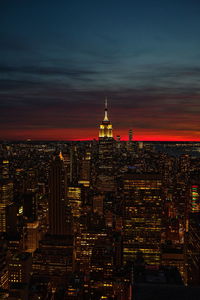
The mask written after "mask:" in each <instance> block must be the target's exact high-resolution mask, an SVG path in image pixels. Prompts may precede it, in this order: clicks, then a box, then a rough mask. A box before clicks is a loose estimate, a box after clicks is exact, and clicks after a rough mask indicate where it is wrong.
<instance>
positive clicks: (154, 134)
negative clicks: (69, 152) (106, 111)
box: [0, 128, 200, 141]
mask: <svg viewBox="0 0 200 300" xmlns="http://www.w3.org/2000/svg"><path fill="white" fill-rule="evenodd" d="M128 130H129V128H128V129H124V130H117V129H115V130H114V138H115V137H116V136H117V135H120V136H121V140H122V141H123V140H124V141H126V140H128ZM0 139H1V140H27V139H31V140H44V141H45V140H46V141H48V140H52V141H53V140H54V141H67V140H73V141H83V140H93V139H96V140H97V139H98V128H97V129H91V128H81V129H78V128H70V129H69V128H53V129H32V130H9V129H7V130H4V132H3V134H2V133H1V134H0ZM133 140H135V141H200V132H192V131H181V132H180V131H176V130H174V131H159V130H148V129H146V130H145V129H140V128H138V129H133Z"/></svg>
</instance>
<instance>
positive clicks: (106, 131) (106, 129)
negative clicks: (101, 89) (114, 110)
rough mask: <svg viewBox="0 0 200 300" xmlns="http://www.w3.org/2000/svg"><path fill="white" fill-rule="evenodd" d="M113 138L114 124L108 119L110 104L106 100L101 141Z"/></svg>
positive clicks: (100, 134)
mask: <svg viewBox="0 0 200 300" xmlns="http://www.w3.org/2000/svg"><path fill="white" fill-rule="evenodd" d="M102 138H103V139H104V138H111V139H112V138H113V132H112V124H111V122H110V121H109V119H108V102H107V99H106V100H105V109H104V119H103V121H102V123H101V124H100V129H99V139H102Z"/></svg>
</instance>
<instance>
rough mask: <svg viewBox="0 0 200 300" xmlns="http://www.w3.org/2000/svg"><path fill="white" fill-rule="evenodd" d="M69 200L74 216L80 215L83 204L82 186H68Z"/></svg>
mask: <svg viewBox="0 0 200 300" xmlns="http://www.w3.org/2000/svg"><path fill="white" fill-rule="evenodd" d="M67 200H68V203H69V206H70V208H71V212H72V215H73V217H80V215H81V206H82V199H81V187H76V186H69V187H68V188H67Z"/></svg>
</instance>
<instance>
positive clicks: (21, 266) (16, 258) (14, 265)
mask: <svg viewBox="0 0 200 300" xmlns="http://www.w3.org/2000/svg"><path fill="white" fill-rule="evenodd" d="M31 270H32V257H31V254H30V253H26V252H22V253H16V254H15V255H13V256H12V257H11V258H10V260H9V265H8V274H9V284H11V283H27V284H28V283H29V281H30V277H31Z"/></svg>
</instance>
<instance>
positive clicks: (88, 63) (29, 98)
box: [0, 0, 200, 141]
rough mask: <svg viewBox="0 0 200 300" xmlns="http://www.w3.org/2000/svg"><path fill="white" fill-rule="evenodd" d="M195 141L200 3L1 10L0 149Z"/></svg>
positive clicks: (147, 0)
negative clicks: (109, 130) (109, 128)
mask: <svg viewBox="0 0 200 300" xmlns="http://www.w3.org/2000/svg"><path fill="white" fill-rule="evenodd" d="M106 96H107V98H108V105H109V117H110V120H111V122H112V124H113V131H114V136H116V135H121V137H122V138H123V139H126V138H127V135H128V130H129V129H130V128H131V129H133V132H134V138H135V139H137V140H196V141H197V140H199V141H200V1H199V0H163V1H162V0H157V1H156V0H140V1H139V0H137V1H135V0H130V1H129V0H124V1H121V0H96V1H94V0H93V1H92V0H91V1H89V0H84V1H83V0H74V1H72V0H71V1H70V0H63V1H62V0H59V1H55V0H29V1H27V0H26V1H23V0H1V1H0V139H1V140H3V139H7V140H8V139H15V140H19V139H27V138H31V139H35V140H39V139H40V140H70V139H93V138H97V137H98V126H99V124H100V123H101V121H102V118H103V109H104V99H105V97H106Z"/></svg>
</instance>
